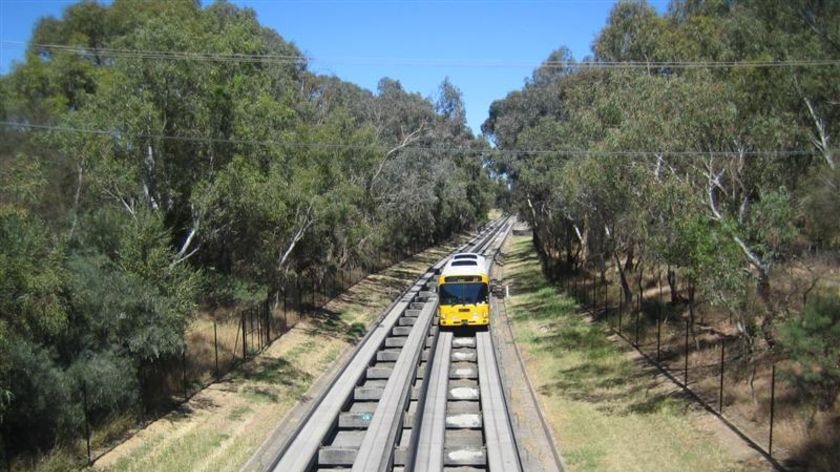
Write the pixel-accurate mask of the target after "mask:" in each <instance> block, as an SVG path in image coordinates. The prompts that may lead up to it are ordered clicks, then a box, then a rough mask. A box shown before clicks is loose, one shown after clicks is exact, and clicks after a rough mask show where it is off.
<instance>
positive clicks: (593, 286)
mask: <svg viewBox="0 0 840 472" xmlns="http://www.w3.org/2000/svg"><path fill="white" fill-rule="evenodd" d="M597 287H598V279H597V277H595V274H592V316H595V308H596V305H595V299H597V298H598V297H597V296H596V295H595V289H596V288H597Z"/></svg>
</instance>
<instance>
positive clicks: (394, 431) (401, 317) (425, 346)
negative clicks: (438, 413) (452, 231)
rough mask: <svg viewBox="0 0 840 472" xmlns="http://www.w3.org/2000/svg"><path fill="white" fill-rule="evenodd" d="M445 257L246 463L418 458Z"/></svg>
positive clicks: (479, 242) (326, 464)
mask: <svg viewBox="0 0 840 472" xmlns="http://www.w3.org/2000/svg"><path fill="white" fill-rule="evenodd" d="M502 228H504V229H505V231H507V230H508V229H509V225H505V224H503V223H500V222H498V221H497V222H494V223H492V224H491V225H488V227H486V228H485V229H484V230H483V231H482V232H481V233H480V234H479V235H478V236H477V237H476V238H475V239H474V240H473V243H472V244H468V245H465V246H462V247H460V248H458V249H457V250H456V252H460V251H464V250H470V251H475V252H479V251H484V250H486V248H487V247H488V246H490V245H491V243H492V242H494V241H495V238H494V236H496V235H497V234H498V232H499V230H500V229H502ZM445 261H446V259H443V260H442V261H440V262H438V264H436V265H435V266H433V267H432V268H430V270H429V271H428V272H427V273H426V274H424V275H423V276H422V277H421V278H420V279H418V280H417V282H416V283H415V284H414V285H413V286H412V287H411V288H410V289H409V290H407V291H406V292H405V293H404V294H403V296H402V297H401V298H400V299H399V300H398V301H396V302H395V303H394V304H393V305H392V306H391V308H390V309H389V310H388V311H387V313H385V314H384V315H383V317H382V318H381V321H380V322H379V323H378V325H377V326H376V328H374V329H373V330H371V331H370V332H369V333H368V334H367V335H366V336H365V338H364V339H363V341H362V343H361V344H360V345H359V346H358V347H357V349H356V351H355V352H354V353H353V355H352V356H350V357H349V360H348V361H347V363H346V365H345V366H344V367H343V369H342V370H341V371H340V373H339V374H338V375H337V376H336V377H335V379H334V380H333V381H332V383H331V384H330V385H329V386H328V388H327V389H326V390H325V392H324V393H323V394H322V395H321V396H320V397H319V398H318V400H317V401H315V402H313V403H312V404H311V408H310V411H309V412H308V413H306V414H305V415H302V416H301V420H300V423H299V425H298V426H297V427H295V429H294V431H291V432H290V434H288V435H287V440H286V441H285V442H283V443H282V445H281V446H279V447H277V446H275V445H274V444H276V443H277V441H276V440H274V442H273V443H272V442H270V441H266V443H265V444H264V445H263V447H262V448H261V450H260V451H258V452H257V454H255V456H254V458H252V460H251V461H249V464H246V467H245V468H244V469H246V470H275V471H284V472H287V471H288V472H293V471H311V470H324V471H326V470H334V469H332V468H333V467H340V468H342V470H349V469H344V468H349V467H353V469H352V470H359V471H361V470H364V471H368V470H372V471H374V470H375V471H384V470H391V469H392V468H394V469H395V470H398V469H401V468H403V467H404V465H405V463H406V462H407V461H410V460H412V459H413V458H414V454H413V453H414V451H415V449H416V447H415V446H416V443H417V439H416V437H415V436H414V435H413V434H412V426H413V425H414V424H415V423H418V424H419V421H415V419H419V416H416V415H418V412H419V413H421V414H422V403H423V398H424V397H425V389H426V386H427V384H428V378H429V375H427V374H428V370H429V367H430V363H429V362H428V360H429V359H430V358H433V357H434V354H433V350H434V348H435V342H436V340H437V328H436V327H434V324H436V323H435V322H436V319H435V317H434V314H435V313H436V308H437V296H436V294H435V293H434V292H433V291H432V290H434V287H436V280H435V274H436V272H437V270H439V269H440V267H441V266H442V265H443V264H444V263H445ZM473 357H475V356H474V355H473ZM476 372H477V369H476ZM266 447H268V448H271V449H274V450H275V451H276V452H275V453H274V454H275V455H274V457H275V459H274V460H270V462H271V465H270V466H269V467H266V466H265V465H261V464H264V462H263V461H265V460H266V459H265V458H266V457H271V452H270V451H266V450H265V448H266Z"/></svg>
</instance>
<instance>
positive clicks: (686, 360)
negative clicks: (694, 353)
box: [683, 320, 689, 389]
mask: <svg viewBox="0 0 840 472" xmlns="http://www.w3.org/2000/svg"><path fill="white" fill-rule="evenodd" d="M688 323H689V322H688V320H685V376H684V377H683V384H685V388H686V389H688Z"/></svg>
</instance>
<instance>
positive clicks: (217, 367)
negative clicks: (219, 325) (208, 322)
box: [213, 320, 219, 379]
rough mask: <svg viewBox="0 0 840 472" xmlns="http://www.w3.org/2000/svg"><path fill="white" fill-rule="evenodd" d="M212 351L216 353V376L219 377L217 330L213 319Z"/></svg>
mask: <svg viewBox="0 0 840 472" xmlns="http://www.w3.org/2000/svg"><path fill="white" fill-rule="evenodd" d="M213 352H214V353H215V354H216V369H215V373H216V378H217V379H218V378H219V332H218V330H217V329H216V320H213Z"/></svg>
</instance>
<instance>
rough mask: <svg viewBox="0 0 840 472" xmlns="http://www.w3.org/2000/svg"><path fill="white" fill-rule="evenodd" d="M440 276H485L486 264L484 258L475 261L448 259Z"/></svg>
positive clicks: (480, 257) (479, 257)
mask: <svg viewBox="0 0 840 472" xmlns="http://www.w3.org/2000/svg"><path fill="white" fill-rule="evenodd" d="M440 275H442V276H443V277H446V276H447V275H487V264H486V262H485V259H484V256H478V257H477V258H476V259H450V260H449V262H447V263H446V265H445V266H444V267H443V270H442V271H441V273H440Z"/></svg>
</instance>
